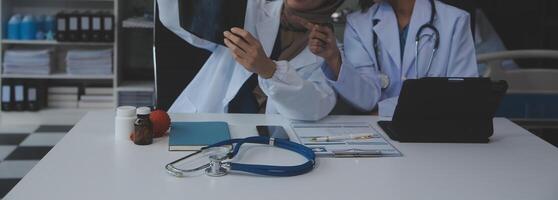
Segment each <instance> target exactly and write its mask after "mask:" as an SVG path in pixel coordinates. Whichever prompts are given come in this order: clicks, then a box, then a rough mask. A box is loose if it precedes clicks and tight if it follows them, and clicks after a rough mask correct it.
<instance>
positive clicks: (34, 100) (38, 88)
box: [25, 81, 46, 111]
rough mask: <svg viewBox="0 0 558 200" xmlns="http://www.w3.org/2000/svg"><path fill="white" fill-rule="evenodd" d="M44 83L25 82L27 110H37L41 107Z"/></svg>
mask: <svg viewBox="0 0 558 200" xmlns="http://www.w3.org/2000/svg"><path fill="white" fill-rule="evenodd" d="M44 85H45V84H41V83H40V82H39V81H29V82H27V83H26V84H25V94H26V95H25V101H26V102H27V105H26V108H27V110H29V111H38V110H40V109H41V108H42V107H43V103H44V99H45V96H46V94H45V86H44Z"/></svg>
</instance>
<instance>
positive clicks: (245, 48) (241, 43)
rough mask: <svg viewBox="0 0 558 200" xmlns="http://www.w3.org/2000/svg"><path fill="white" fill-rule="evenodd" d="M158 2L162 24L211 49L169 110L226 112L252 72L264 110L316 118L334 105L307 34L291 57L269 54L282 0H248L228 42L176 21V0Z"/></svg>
mask: <svg viewBox="0 0 558 200" xmlns="http://www.w3.org/2000/svg"><path fill="white" fill-rule="evenodd" d="M290 1H292V4H293V5H294V6H297V5H298V6H309V5H310V4H316V3H317V2H320V4H324V2H329V1H330V0H285V2H290ZM336 1H339V2H342V0H336ZM157 2H158V5H159V17H160V19H161V22H162V24H163V25H164V26H165V27H167V28H168V29H170V30H171V31H173V32H174V33H175V34H177V35H178V36H180V37H181V38H182V39H184V40H185V41H187V42H189V43H190V44H192V45H194V46H196V47H199V48H203V49H206V50H209V51H211V52H212V54H211V56H210V57H209V59H208V60H207V62H206V63H205V64H204V66H203V67H202V68H201V70H200V71H199V72H198V74H197V75H196V77H195V78H194V79H193V80H192V82H191V83H190V84H189V85H188V86H187V87H186V89H185V90H184V91H183V92H182V93H181V94H180V96H179V97H178V98H177V99H176V101H175V102H174V103H173V105H172V106H171V108H170V109H169V112H172V113H227V112H230V111H229V110H230V109H229V103H230V102H231V101H232V100H233V98H235V96H236V95H237V93H239V90H240V89H241V87H243V84H244V83H245V82H247V80H248V79H249V78H250V77H251V76H252V75H253V74H254V73H256V74H258V77H257V79H258V81H257V83H258V84H259V88H261V90H262V91H263V93H264V94H265V95H266V96H267V104H266V107H265V113H271V114H274V113H279V114H281V115H283V116H285V117H287V118H289V119H296V120H318V119H321V118H323V117H325V116H327V115H328V114H329V112H330V111H331V110H332V109H333V107H334V105H335V103H336V94H335V92H334V91H333V89H332V87H331V86H330V85H329V84H328V82H327V79H326V78H325V76H324V74H323V72H322V71H321V68H320V67H321V66H322V65H323V59H322V58H321V57H319V56H316V55H314V54H312V52H310V50H309V48H308V45H307V40H308V34H306V38H307V40H306V42H304V45H303V46H302V48H300V51H292V52H295V54H294V55H291V56H290V58H289V57H288V56H286V57H287V59H283V60H281V59H280V60H271V59H269V57H270V56H271V54H272V51H273V50H274V47H276V46H275V43H276V39H277V37H278V33H279V32H280V31H281V30H282V29H280V24H281V23H282V20H281V18H282V15H281V14H282V11H283V9H282V8H283V5H284V3H285V2H284V1H281V0H276V1H266V0H248V6H247V13H246V19H245V27H244V29H233V30H231V31H227V32H226V33H224V36H225V37H226V38H227V39H226V41H224V42H225V44H226V45H227V47H225V46H221V45H217V44H214V43H212V42H209V41H206V40H203V39H201V38H198V37H196V36H194V35H193V34H190V33H189V32H187V31H185V30H184V29H183V28H182V27H181V26H180V22H179V14H178V1H177V0H158V1H157ZM336 4H340V3H336ZM289 5H290V4H289ZM310 6H311V5H310ZM337 6H338V5H337ZM303 27H304V26H303ZM281 48H288V47H284V46H281ZM292 52H291V53H292Z"/></svg>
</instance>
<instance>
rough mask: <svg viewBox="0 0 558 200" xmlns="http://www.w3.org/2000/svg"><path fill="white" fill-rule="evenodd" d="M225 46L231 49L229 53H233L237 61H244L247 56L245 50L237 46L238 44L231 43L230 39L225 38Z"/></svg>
mask: <svg viewBox="0 0 558 200" xmlns="http://www.w3.org/2000/svg"><path fill="white" fill-rule="evenodd" d="M225 45H226V46H227V47H228V48H229V51H230V52H231V54H232V55H233V57H234V59H235V60H238V59H242V58H243V57H244V55H246V52H245V51H244V50H242V49H241V48H240V47H238V46H236V44H234V43H233V42H231V41H230V40H229V39H228V38H225Z"/></svg>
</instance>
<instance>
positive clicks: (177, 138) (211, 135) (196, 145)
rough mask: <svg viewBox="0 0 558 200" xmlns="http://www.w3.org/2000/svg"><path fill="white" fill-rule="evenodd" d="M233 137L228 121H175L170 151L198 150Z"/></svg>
mask: <svg viewBox="0 0 558 200" xmlns="http://www.w3.org/2000/svg"><path fill="white" fill-rule="evenodd" d="M229 139H231V134H230V132H229V125H228V124H227V123H226V122H173V123H172V124H171V130H170V133H169V151H197V150H200V149H201V148H202V147H205V146H207V145H211V144H214V143H217V142H221V141H224V140H229Z"/></svg>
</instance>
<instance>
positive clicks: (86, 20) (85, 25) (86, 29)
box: [79, 12, 91, 42]
mask: <svg viewBox="0 0 558 200" xmlns="http://www.w3.org/2000/svg"><path fill="white" fill-rule="evenodd" d="M79 24H80V30H79V31H80V33H81V34H80V40H81V41H84V42H89V41H91V14H90V13H89V12H85V13H83V14H81V16H80V17H79Z"/></svg>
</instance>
